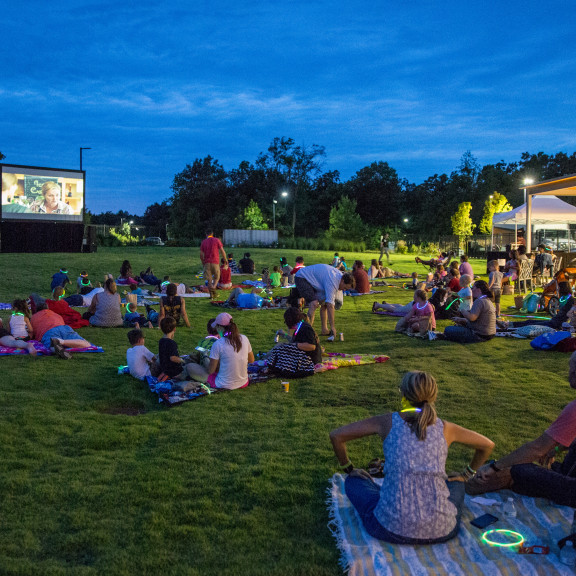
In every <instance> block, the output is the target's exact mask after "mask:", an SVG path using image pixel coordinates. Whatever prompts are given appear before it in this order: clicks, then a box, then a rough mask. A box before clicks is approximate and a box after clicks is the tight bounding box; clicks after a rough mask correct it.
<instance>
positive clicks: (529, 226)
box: [526, 193, 532, 254]
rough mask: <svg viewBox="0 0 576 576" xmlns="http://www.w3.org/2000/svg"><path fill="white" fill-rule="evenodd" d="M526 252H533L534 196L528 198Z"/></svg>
mask: <svg viewBox="0 0 576 576" xmlns="http://www.w3.org/2000/svg"><path fill="white" fill-rule="evenodd" d="M526 252H527V253H528V254H530V252H532V194H531V193H528V198H526Z"/></svg>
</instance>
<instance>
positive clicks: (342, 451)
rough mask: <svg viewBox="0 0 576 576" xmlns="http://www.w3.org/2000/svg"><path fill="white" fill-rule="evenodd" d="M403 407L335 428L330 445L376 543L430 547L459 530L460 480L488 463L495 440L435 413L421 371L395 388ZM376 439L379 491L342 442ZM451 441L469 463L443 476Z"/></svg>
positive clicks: (430, 386) (429, 380)
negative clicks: (380, 454)
mask: <svg viewBox="0 0 576 576" xmlns="http://www.w3.org/2000/svg"><path fill="white" fill-rule="evenodd" d="M400 392H401V394H402V409H401V410H400V411H399V412H392V413H386V414H381V415H379V416H374V417H372V418H368V419H367V420H362V421H360V422H354V423H352V424H348V425H347V426H343V427H342V428H338V429H337V430H333V431H332V432H331V433H330V440H331V441H332V446H333V448H334V452H335V453H336V457H337V458H338V461H339V463H340V466H341V468H342V469H343V470H344V472H346V473H347V474H348V476H347V478H346V481H345V489H346V495H347V496H348V498H349V499H350V501H351V502H352V504H353V506H354V508H356V511H357V512H358V514H359V516H360V518H361V520H362V524H363V525H364V528H365V529H366V530H367V532H368V533H369V534H370V535H371V536H373V537H374V538H378V539H379V540H384V541H386V542H391V543H393V544H435V543H439V542H446V541H447V540H450V539H451V538H453V537H454V536H456V534H457V533H458V529H459V522H460V515H461V510H462V503H463V501H464V482H465V481H466V480H468V479H469V478H472V477H473V476H474V474H475V470H477V469H478V468H479V467H480V466H481V465H482V464H483V463H484V462H485V461H486V459H487V458H488V456H489V455H490V453H491V452H492V449H493V448H494V443H493V442H492V441H491V440H489V439H488V438H486V437H485V436H482V435H481V434H478V433H477V432H473V431H472V430H467V429H466V428H462V427H460V426H458V425H457V424H452V423H451V422H446V421H445V420H440V419H439V418H438V417H437V415H436V408H435V406H434V404H435V402H436V396H437V394H438V387H437V384H436V380H435V379H434V377H433V376H432V375H430V374H428V373H426V372H408V373H407V374H405V375H404V378H403V379H402V383H401V384H400ZM372 435H379V436H380V437H381V438H382V441H383V448H384V457H385V462H384V481H383V483H382V487H381V488H380V487H379V486H378V485H377V484H375V483H374V481H373V480H372V477H371V476H370V475H369V474H368V472H366V471H364V470H360V469H355V468H354V465H353V464H352V462H351V461H350V459H349V457H348V453H347V451H346V443H347V442H349V441H350V440H356V439H358V438H364V437H365V436H372ZM453 443H459V444H464V445H465V446H469V447H471V448H473V449H474V450H475V452H474V456H473V457H472V461H471V462H470V465H469V466H466V468H465V469H464V471H463V472H462V473H461V474H460V475H458V476H454V477H452V478H447V477H446V472H445V466H446V456H447V453H448V448H449V447H450V445H451V444H453Z"/></svg>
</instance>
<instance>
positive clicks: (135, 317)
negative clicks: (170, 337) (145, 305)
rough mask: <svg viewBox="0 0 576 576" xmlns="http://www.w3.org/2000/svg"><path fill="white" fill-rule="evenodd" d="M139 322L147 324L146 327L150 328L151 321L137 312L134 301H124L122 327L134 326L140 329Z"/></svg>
mask: <svg viewBox="0 0 576 576" xmlns="http://www.w3.org/2000/svg"><path fill="white" fill-rule="evenodd" d="M140 324H147V326H148V328H152V322H150V321H149V320H148V318H146V316H143V315H142V314H140V312H138V305H137V304H136V303H135V302H126V314H124V327H125V328H136V330H140Z"/></svg>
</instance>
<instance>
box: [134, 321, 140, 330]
mask: <svg viewBox="0 0 576 576" xmlns="http://www.w3.org/2000/svg"><path fill="white" fill-rule="evenodd" d="M134 328H136V330H140V323H139V322H134Z"/></svg>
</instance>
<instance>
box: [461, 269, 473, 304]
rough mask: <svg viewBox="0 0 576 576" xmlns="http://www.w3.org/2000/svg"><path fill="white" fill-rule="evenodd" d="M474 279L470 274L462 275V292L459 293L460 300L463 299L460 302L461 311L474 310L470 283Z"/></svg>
mask: <svg viewBox="0 0 576 576" xmlns="http://www.w3.org/2000/svg"><path fill="white" fill-rule="evenodd" d="M471 282H472V278H471V277H470V276H469V275H468V274H462V276H461V277H460V286H461V290H460V291H459V292H458V298H462V302H460V307H459V310H460V311H462V310H466V311H469V310H470V308H472V288H470V283H471Z"/></svg>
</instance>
